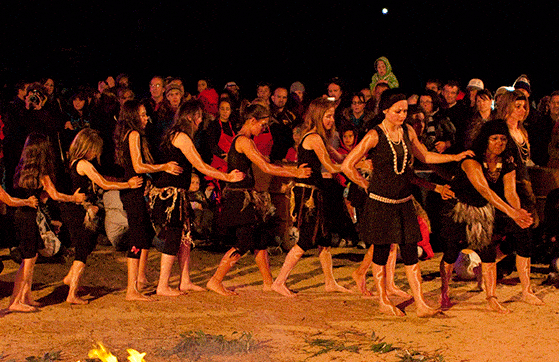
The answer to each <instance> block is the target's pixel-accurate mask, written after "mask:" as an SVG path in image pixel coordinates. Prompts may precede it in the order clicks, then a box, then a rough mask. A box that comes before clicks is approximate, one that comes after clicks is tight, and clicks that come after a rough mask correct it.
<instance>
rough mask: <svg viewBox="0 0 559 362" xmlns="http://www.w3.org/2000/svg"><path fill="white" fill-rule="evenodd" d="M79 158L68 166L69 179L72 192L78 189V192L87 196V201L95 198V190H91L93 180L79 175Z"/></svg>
mask: <svg viewBox="0 0 559 362" xmlns="http://www.w3.org/2000/svg"><path fill="white" fill-rule="evenodd" d="M80 161H81V160H76V161H75V162H74V163H72V166H70V179H71V180H72V193H74V192H76V190H77V189H80V192H82V193H84V194H85V195H86V197H87V201H94V200H95V192H94V191H93V182H92V181H91V180H90V179H89V177H87V176H86V175H83V176H82V175H80V174H79V173H78V162H80Z"/></svg>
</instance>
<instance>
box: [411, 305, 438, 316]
mask: <svg viewBox="0 0 559 362" xmlns="http://www.w3.org/2000/svg"><path fill="white" fill-rule="evenodd" d="M416 313H417V316H418V317H419V318H429V317H434V316H436V315H439V314H441V315H442V314H443V312H442V311H441V310H440V309H435V308H431V307H429V306H428V305H425V306H421V307H419V306H418V307H417V312H416Z"/></svg>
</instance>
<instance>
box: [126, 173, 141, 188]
mask: <svg viewBox="0 0 559 362" xmlns="http://www.w3.org/2000/svg"><path fill="white" fill-rule="evenodd" d="M143 182H144V179H142V178H141V177H140V176H134V177H132V178H131V179H130V180H128V181H127V183H128V187H130V188H131V189H137V188H138V187H140V186H142V183H143Z"/></svg>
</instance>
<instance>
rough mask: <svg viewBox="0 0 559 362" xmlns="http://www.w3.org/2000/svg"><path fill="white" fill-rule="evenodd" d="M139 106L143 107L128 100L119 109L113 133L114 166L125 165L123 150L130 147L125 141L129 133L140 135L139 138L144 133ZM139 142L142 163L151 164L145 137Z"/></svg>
mask: <svg viewBox="0 0 559 362" xmlns="http://www.w3.org/2000/svg"><path fill="white" fill-rule="evenodd" d="M140 106H143V104H142V103H141V102H140V101H137V100H129V101H126V102H124V104H123V105H122V107H121V108H120V114H119V116H118V120H117V124H116V128H115V133H114V142H115V161H116V164H117V165H119V166H124V165H125V163H126V160H125V157H124V155H125V150H126V149H127V148H128V147H130V146H129V144H128V142H126V139H127V138H128V135H129V134H130V132H132V131H136V132H138V133H139V134H140V136H143V135H144V133H145V132H144V130H143V129H142V126H141V119H140V113H139V112H140ZM140 142H141V151H142V156H143V159H144V162H146V163H153V157H152V156H151V153H150V152H149V147H148V143H147V140H146V139H145V137H140Z"/></svg>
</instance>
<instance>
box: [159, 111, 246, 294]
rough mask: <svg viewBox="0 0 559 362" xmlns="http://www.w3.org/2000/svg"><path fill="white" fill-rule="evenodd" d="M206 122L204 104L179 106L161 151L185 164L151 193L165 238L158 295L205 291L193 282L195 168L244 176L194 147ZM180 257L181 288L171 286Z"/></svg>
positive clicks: (228, 177)
mask: <svg viewBox="0 0 559 362" xmlns="http://www.w3.org/2000/svg"><path fill="white" fill-rule="evenodd" d="M201 122H202V103H200V102H199V101H188V102H186V103H184V104H183V105H181V106H180V107H179V109H178V112H177V114H176V115H175V119H174V121H173V125H172V126H171V127H170V128H169V129H168V130H167V131H166V132H165V134H164V136H163V142H162V149H161V154H162V155H163V159H164V160H165V161H175V162H177V163H178V164H179V166H180V167H182V169H183V172H182V173H181V174H180V175H172V174H169V173H164V174H162V175H161V176H160V177H159V178H158V179H157V180H156V181H155V182H154V186H155V187H153V188H152V189H151V190H150V193H149V208H150V214H151V219H152V222H153V224H154V226H155V229H156V231H157V232H158V237H159V238H160V239H162V240H163V242H164V243H163V248H162V250H160V251H161V270H160V274H159V283H158V285H157V295H164V296H177V295H180V294H184V292H186V291H189V290H193V291H202V290H205V289H204V288H202V287H199V286H197V285H195V284H194V283H192V281H191V280H190V274H189V264H190V248H191V244H192V239H191V236H190V225H191V221H192V220H191V217H192V216H193V212H192V210H191V207H190V202H189V201H188V196H187V192H188V188H189V187H190V178H191V175H192V167H193V166H194V167H195V168H196V169H197V170H198V171H200V172H202V173H203V174H206V175H208V176H211V177H213V178H217V179H220V180H224V181H228V182H237V181H240V180H242V179H243V177H244V175H243V173H242V172H239V171H237V170H233V171H231V172H229V173H223V172H220V171H218V170H216V169H215V168H213V167H211V166H209V165H207V164H206V163H204V161H202V157H201V156H200V154H199V153H198V151H197V150H196V148H195V147H194V143H193V142H192V137H193V135H194V133H195V132H196V130H197V129H198V126H199V125H200V123H201ZM177 255H178V259H179V265H180V269H181V278H180V283H179V289H178V290H177V289H172V288H171V287H170V286H169V278H170V276H171V268H172V267H173V263H174V262H175V259H176V258H177Z"/></svg>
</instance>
